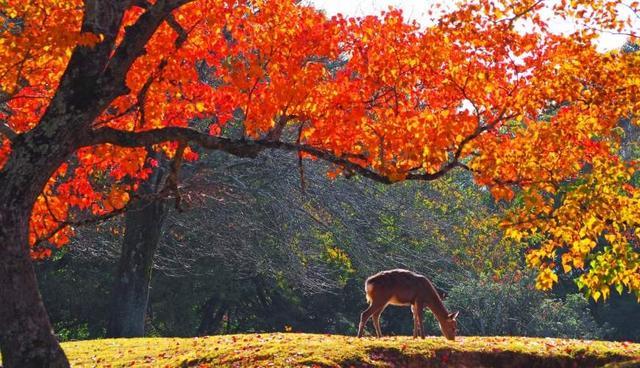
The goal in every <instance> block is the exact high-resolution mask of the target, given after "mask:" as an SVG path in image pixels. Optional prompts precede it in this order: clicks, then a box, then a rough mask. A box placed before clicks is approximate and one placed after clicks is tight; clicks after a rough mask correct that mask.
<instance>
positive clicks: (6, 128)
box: [0, 121, 18, 142]
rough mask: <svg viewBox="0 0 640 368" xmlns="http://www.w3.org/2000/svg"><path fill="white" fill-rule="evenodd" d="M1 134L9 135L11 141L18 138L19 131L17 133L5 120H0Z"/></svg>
mask: <svg viewBox="0 0 640 368" xmlns="http://www.w3.org/2000/svg"><path fill="white" fill-rule="evenodd" d="M0 134H2V135H4V136H5V137H7V139H9V140H10V141H11V142H13V141H14V140H15V139H16V138H18V133H16V131H15V130H13V129H11V127H10V126H9V125H7V123H6V122H4V121H0Z"/></svg>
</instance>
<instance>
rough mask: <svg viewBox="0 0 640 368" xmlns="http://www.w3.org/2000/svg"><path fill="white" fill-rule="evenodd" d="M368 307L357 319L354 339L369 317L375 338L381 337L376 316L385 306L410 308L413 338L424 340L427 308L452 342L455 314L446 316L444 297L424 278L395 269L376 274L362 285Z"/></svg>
mask: <svg viewBox="0 0 640 368" xmlns="http://www.w3.org/2000/svg"><path fill="white" fill-rule="evenodd" d="M364 291H365V293H366V298H367V302H368V303H369V307H368V308H367V309H365V310H364V311H363V312H362V314H361V315H360V324H359V325H358V337H362V335H363V333H364V327H365V325H366V324H367V321H368V320H369V318H371V317H373V326H374V328H375V330H376V336H377V337H382V331H381V330H380V315H381V314H382V312H383V311H384V309H385V308H386V307H387V305H389V304H391V305H397V306H410V307H411V312H412V313H413V338H417V337H418V336H420V337H421V338H424V331H423V328H422V311H423V310H424V307H428V308H429V309H430V310H431V312H432V313H433V315H434V316H435V317H436V318H437V320H438V323H439V325H440V331H442V334H443V335H444V336H445V337H446V338H447V339H448V340H455V338H456V328H457V322H456V318H457V317H458V313H459V312H455V313H449V312H448V311H447V308H445V306H444V304H443V303H442V297H443V296H446V293H444V292H442V291H440V292H439V289H436V287H434V286H433V284H432V283H431V281H429V279H427V278H426V277H425V276H422V275H420V274H417V273H415V272H412V271H408V270H402V269H395V270H388V271H382V272H379V273H377V274H375V275H373V276H371V277H369V278H368V279H367V281H365V283H364Z"/></svg>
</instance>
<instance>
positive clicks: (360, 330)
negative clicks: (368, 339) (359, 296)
mask: <svg viewBox="0 0 640 368" xmlns="http://www.w3.org/2000/svg"><path fill="white" fill-rule="evenodd" d="M382 306H384V304H383V303H376V302H375V301H374V302H372V303H371V305H370V306H369V308H367V309H365V310H364V312H362V314H360V324H359V325H358V337H362V334H363V333H364V326H365V325H366V324H367V321H368V320H369V318H371V316H372V315H373V313H375V311H377V310H378V309H379V308H381V307H382Z"/></svg>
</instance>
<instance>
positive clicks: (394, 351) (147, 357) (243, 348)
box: [63, 333, 640, 368]
mask: <svg viewBox="0 0 640 368" xmlns="http://www.w3.org/2000/svg"><path fill="white" fill-rule="evenodd" d="M63 347H64V349H65V351H66V352H67V355H68V356H69V359H70V360H71V364H72V366H74V367H129V366H133V367H200V368H206V367H220V366H222V367H225V366H226V367H292V366H309V367H352V366H353V367H598V366H603V365H606V364H609V365H608V366H610V367H616V366H617V367H622V366H625V367H633V366H638V367H640V360H638V359H640V344H631V343H624V342H623V343H614V342H606V341H582V340H563V339H545V338H524V337H459V338H458V339H457V340H456V341H455V342H449V341H447V340H445V339H444V338H442V337H430V338H426V339H424V340H421V339H413V338H411V337H404V336H403V337H387V338H383V339H373V338H364V339H357V338H354V337H348V336H339V335H314V334H294V333H274V334H256V335H225V336H211V337H201V338H136V339H105V340H91V341H77V342H67V343H64V344H63ZM611 363H612V364H611Z"/></svg>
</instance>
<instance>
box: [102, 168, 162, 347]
mask: <svg viewBox="0 0 640 368" xmlns="http://www.w3.org/2000/svg"><path fill="white" fill-rule="evenodd" d="M163 177H164V171H163V170H162V169H160V168H158V169H156V170H155V171H154V174H153V175H152V177H150V178H149V180H148V181H146V182H144V183H142V184H141V185H140V188H139V190H138V193H139V194H141V195H142V196H144V195H149V194H153V193H156V192H157V190H158V188H160V187H161V185H162V182H163ZM167 213H168V206H167V203H166V200H162V199H158V198H151V199H149V198H146V199H145V198H142V199H140V200H137V202H136V203H135V204H134V205H133V206H132V207H131V208H130V209H129V210H128V211H127V212H126V214H125V234H124V240H123V242H122V251H121V253H120V262H119V266H118V270H117V273H116V279H115V284H114V287H113V291H112V294H111V309H110V313H111V315H110V317H109V323H108V326H107V336H108V337H138V336H144V321H145V313H146V311H147V302H148V300H149V285H150V282H151V270H152V267H153V257H154V255H155V252H156V249H157V247H158V242H159V241H160V236H161V235H162V227H163V225H164V221H165V219H166V217H167Z"/></svg>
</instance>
